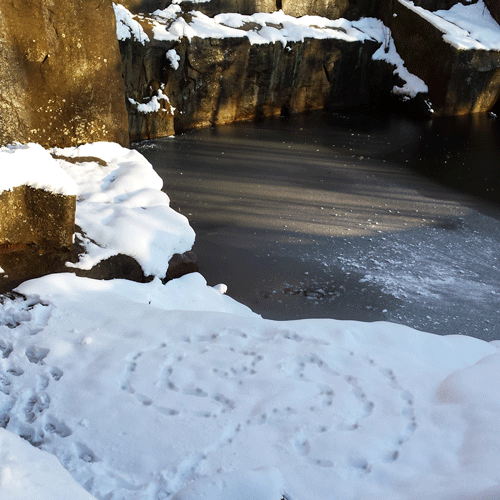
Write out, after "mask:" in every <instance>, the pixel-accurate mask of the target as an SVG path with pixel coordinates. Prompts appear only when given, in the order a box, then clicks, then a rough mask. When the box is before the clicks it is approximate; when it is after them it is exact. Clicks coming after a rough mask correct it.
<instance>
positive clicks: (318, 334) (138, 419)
mask: <svg viewBox="0 0 500 500" xmlns="http://www.w3.org/2000/svg"><path fill="white" fill-rule="evenodd" d="M58 152H59V153H61V154H64V155H66V156H72V157H73V158H75V159H77V158H78V157H81V156H86V157H89V156H95V157H98V158H101V159H102V160H105V161H106V162H107V164H108V166H107V167H103V166H100V165H99V164H98V163H97V162H93V161H87V162H81V163H76V164H69V163H67V162H65V161H64V160H58V162H59V163H60V164H61V165H62V166H63V168H65V169H67V170H68V171H71V175H72V176H73V178H74V179H75V180H76V182H77V184H78V188H79V196H80V197H81V200H80V201H79V204H80V209H79V210H80V214H81V215H80V217H81V220H85V217H88V218H89V220H90V222H89V227H90V226H91V225H92V224H95V225H98V222H96V221H97V219H96V220H95V221H94V220H93V219H92V217H91V216H90V215H88V214H87V215H85V214H86V213H87V212H89V213H91V214H94V213H99V211H100V210H105V209H104V208H102V206H101V205H107V210H110V211H111V212H109V213H108V212H106V213H107V214H111V215H109V220H108V221H107V223H109V221H111V220H113V210H115V209H118V208H120V207H121V208H131V209H132V208H133V209H136V208H138V207H139V206H141V207H145V208H146V210H143V209H142V208H140V210H137V211H136V212H132V214H133V215H132V216H131V217H130V218H132V220H134V224H138V226H140V227H141V228H144V231H143V233H141V235H140V237H142V236H143V235H147V234H148V231H149V230H151V231H152V232H153V233H154V232H155V231H156V228H154V227H153V229H151V228H150V217H151V215H150V214H149V213H148V209H149V208H155V207H156V208H158V207H159V208H161V210H163V212H161V213H158V214H156V217H157V220H158V221H160V220H161V219H162V217H165V220H164V225H168V224H165V223H166V221H170V216H171V214H170V213H169V211H168V210H167V204H166V198H165V197H166V195H164V194H163V193H161V192H160V191H159V189H160V188H161V181H160V180H159V179H158V178H157V176H156V174H155V173H154V171H153V170H152V169H151V167H150V165H149V164H148V163H147V162H146V161H145V160H144V158H143V157H142V156H141V155H140V154H139V153H137V152H134V151H129V150H126V149H124V148H121V147H120V146H118V145H113V144H103V143H98V144H93V145H86V146H81V147H79V148H70V149H64V150H59V151H58ZM40 156H41V157H44V156H45V153H44V152H43V153H42V152H41V151H40ZM66 163H67V164H66ZM137 199H140V200H141V202H140V203H137V201H136V200H137ZM92 204H95V206H91V205H92ZM128 219H129V214H126V215H124V220H127V221H128ZM103 224H104V223H102V222H101V225H103ZM183 224H185V226H183V227H188V226H187V222H183ZM148 227H149V228H150V229H147V228H148ZM122 232H126V230H124V229H123V228H120V227H119V226H117V228H116V233H117V234H121V233H122ZM132 233H133V234H134V235H135V236H137V233H135V230H133V231H132ZM172 238H173V239H174V240H175V238H176V237H175V236H172ZM136 239H137V238H136ZM150 239H151V238H150ZM226 288H227V287H225V286H224V285H223V284H220V285H217V286H216V287H208V286H207V284H206V281H205V280H204V278H203V277H202V276H201V275H200V274H197V273H195V274H190V275H187V276H184V277H182V278H179V279H177V280H173V281H170V282H168V283H167V284H166V285H162V283H161V281H160V280H159V279H158V278H156V279H154V280H153V281H151V282H150V283H147V284H139V283H135V282H129V281H126V280H111V281H97V280H92V279H88V278H79V277H76V276H74V275H73V274H70V273H67V274H57V275H49V276H45V277H43V278H39V279H36V280H32V281H28V282H26V283H23V284H22V285H21V286H20V287H18V289H17V291H18V292H19V293H21V294H23V295H24V297H26V298H25V299H24V298H23V297H17V298H16V297H10V298H5V299H4V302H3V303H2V304H1V305H0V427H4V428H5V430H4V429H0V492H2V498H3V497H4V496H5V495H4V492H5V493H6V494H7V496H6V498H8V500H18V499H19V500H21V499H23V500H24V499H25V498H37V500H54V499H55V500H58V499H59V498H61V499H62V498H63V497H64V498H68V497H71V498H75V499H78V500H79V499H82V500H83V499H85V500H87V499H90V498H95V499H99V500H104V499H106V500H158V499H165V500H169V499H172V500H199V499H204V500H229V499H234V498H239V499H241V500H281V498H282V497H283V496H284V497H286V498H290V499H294V500H306V499H309V498H315V499H317V500H331V499H332V492H334V493H335V498H338V499H341V500H364V499H366V500H368V499H373V498H385V499H388V500H417V499H418V500H420V499H422V498H425V499H426V500H427V499H430V500H443V499H449V500H451V499H453V500H472V499H478V498H481V499H490V500H493V499H497V498H499V495H500V478H499V476H498V466H499V464H500V392H499V391H498V386H499V384H500V378H499V377H500V375H499V374H500V351H499V348H500V342H498V341H495V342H491V343H487V342H484V341H481V340H477V339H475V338H472V337H465V336H455V335H450V336H445V337H442V336H438V335H433V334H429V333H424V332H418V331H416V330H413V329H411V328H408V327H405V326H401V325H395V324H391V323H385V322H380V323H361V322H355V321H335V320H327V319H324V320H301V321H285V322H278V321H270V320H264V319H262V318H261V317H260V316H258V315H256V314H255V313H253V312H252V311H251V310H250V309H248V308H247V307H246V306H243V305H241V304H239V303H237V302H236V301H234V300H233V299H231V298H230V297H228V296H227V295H224V292H225V291H226ZM17 436H21V437H23V438H24V441H23V440H21V439H20V438H19V437H17ZM26 441H28V442H29V443H31V444H33V445H34V446H35V447H37V448H39V450H37V449H35V448H33V447H30V446H29V445H28V444H27V442H26ZM53 456H55V457H57V458H58V459H59V461H58V462H57V461H56V460H55V459H54V457H53ZM63 467H64V469H66V471H68V472H69V473H70V474H71V477H70V476H69V475H68V474H67V473H66V472H65V471H64V470H63ZM81 487H83V488H84V489H85V490H87V492H88V493H87V492H85V491H84V490H83V489H82V488H81ZM61 495H62V496H61Z"/></svg>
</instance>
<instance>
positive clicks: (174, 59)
mask: <svg viewBox="0 0 500 500" xmlns="http://www.w3.org/2000/svg"><path fill="white" fill-rule="evenodd" d="M165 55H166V57H167V59H168V61H169V62H170V66H171V67H172V68H173V69H179V61H180V60H181V56H180V55H179V54H177V51H176V50H175V49H170V50H167V53H166V54H165Z"/></svg>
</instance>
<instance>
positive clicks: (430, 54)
mask: <svg viewBox="0 0 500 500" xmlns="http://www.w3.org/2000/svg"><path fill="white" fill-rule="evenodd" d="M382 18H383V20H384V22H385V24H386V25H387V26H389V27H390V28H391V31H392V36H393V38H394V41H395V44H396V48H397V50H398V53H399V54H400V55H401V57H402V58H403V59H404V61H405V65H406V67H407V68H408V70H409V71H410V72H411V73H413V74H415V75H417V76H418V77H420V78H421V79H422V80H424V82H425V83H426V84H427V85H428V87H429V97H430V100H431V102H432V105H433V108H434V111H435V116H447V115H463V114H467V113H478V112H486V111H488V110H489V109H491V107H492V106H493V105H494V104H495V102H496V101H497V99H498V97H499V95H500V51H494V50H489V51H488V50H474V49H470V50H459V49H457V48H455V47H453V46H452V45H450V44H449V43H446V42H445V41H444V40H443V33H442V32H441V31H440V30H439V29H438V28H436V27H435V26H433V25H432V24H431V23H430V22H428V21H427V20H426V19H424V18H422V17H421V16H420V15H418V14H417V13H416V12H415V11H414V10H412V9H409V8H407V7H405V6H404V5H402V4H401V3H399V2H395V3H394V4H393V8H392V10H388V9H386V10H385V11H382ZM415 47H418V50H415Z"/></svg>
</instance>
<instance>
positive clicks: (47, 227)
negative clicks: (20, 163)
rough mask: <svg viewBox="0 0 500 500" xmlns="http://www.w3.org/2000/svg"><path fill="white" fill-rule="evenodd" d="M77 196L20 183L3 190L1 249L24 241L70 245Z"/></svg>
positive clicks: (0, 197) (59, 246)
mask: <svg viewBox="0 0 500 500" xmlns="http://www.w3.org/2000/svg"><path fill="white" fill-rule="evenodd" d="M75 209H76V196H68V195H62V194H58V193H51V192H49V191H45V190H43V189H35V188H32V187H31V186H17V187H14V188H12V189H11V190H9V191H2V192H1V193H0V250H2V251H4V252H5V251H9V250H11V249H17V248H20V247H23V246H25V245H30V244H33V245H37V246H40V247H44V248H51V249H57V250H61V249H66V250H68V249H70V248H71V246H72V242H73V233H74V231H75Z"/></svg>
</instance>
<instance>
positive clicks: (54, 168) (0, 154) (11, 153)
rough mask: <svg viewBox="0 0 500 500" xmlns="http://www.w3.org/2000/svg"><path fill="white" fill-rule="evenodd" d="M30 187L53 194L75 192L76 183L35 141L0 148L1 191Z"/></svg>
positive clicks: (72, 193) (71, 193)
mask: <svg viewBox="0 0 500 500" xmlns="http://www.w3.org/2000/svg"><path fill="white" fill-rule="evenodd" d="M17 186H30V187H32V188H35V189H43V190H45V191H50V192H52V193H56V194H63V195H68V196H74V195H76V189H77V188H76V183H75V181H74V180H73V179H72V178H71V177H70V176H69V175H68V174H67V173H66V172H64V170H63V169H61V168H60V167H59V165H58V164H57V162H56V160H54V158H52V156H51V155H50V153H49V152H48V151H45V150H44V149H43V148H42V146H40V145H38V144H28V145H26V146H24V145H21V144H14V145H9V146H4V147H0V192H2V191H11V190H12V188H14V187H17Z"/></svg>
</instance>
